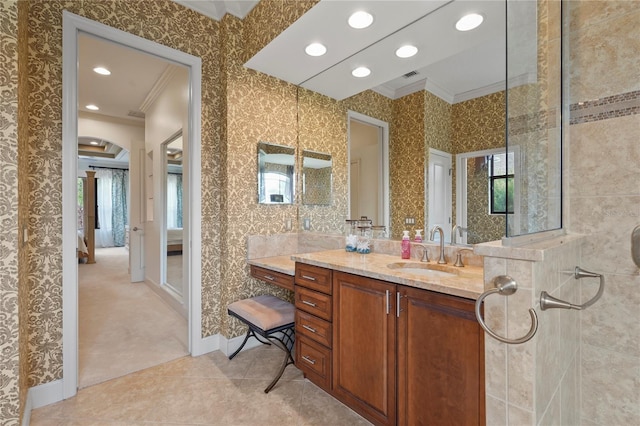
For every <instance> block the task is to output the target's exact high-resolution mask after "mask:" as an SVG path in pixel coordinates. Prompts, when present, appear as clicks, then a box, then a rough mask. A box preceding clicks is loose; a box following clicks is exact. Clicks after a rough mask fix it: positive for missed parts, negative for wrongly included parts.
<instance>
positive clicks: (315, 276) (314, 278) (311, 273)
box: [296, 262, 332, 294]
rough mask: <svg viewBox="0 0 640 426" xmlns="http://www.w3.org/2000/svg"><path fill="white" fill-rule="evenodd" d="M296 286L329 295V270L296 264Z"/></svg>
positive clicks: (330, 286)
mask: <svg viewBox="0 0 640 426" xmlns="http://www.w3.org/2000/svg"><path fill="white" fill-rule="evenodd" d="M296 284H297V285H300V286H303V287H307V288H310V289H312V290H316V291H320V292H322V293H326V294H331V290H332V283H331V269H325V268H320V267H319V266H313V265H307V264H305V263H298V262H296Z"/></svg>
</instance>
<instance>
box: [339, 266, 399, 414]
mask: <svg viewBox="0 0 640 426" xmlns="http://www.w3.org/2000/svg"><path fill="white" fill-rule="evenodd" d="M333 276H334V277H333V286H334V294H333V301H334V312H335V317H334V323H333V325H334V340H333V348H334V350H333V393H334V395H335V396H336V397H337V398H338V399H340V400H341V401H342V402H344V403H345V404H346V405H348V406H349V407H351V408H352V409H354V410H355V411H357V412H358V413H360V414H361V415H363V416H364V417H366V418H367V419H369V420H371V421H372V422H374V423H376V424H380V425H393V424H395V422H396V397H395V393H396V320H397V318H396V315H395V310H394V308H393V306H395V303H392V300H391V298H392V297H395V289H396V285H395V284H390V283H387V282H384V281H378V280H374V279H371V278H365V277H361V276H358V275H351V274H346V273H343V272H337V271H334V273H333Z"/></svg>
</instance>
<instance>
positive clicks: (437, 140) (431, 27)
mask: <svg viewBox="0 0 640 426" xmlns="http://www.w3.org/2000/svg"><path fill="white" fill-rule="evenodd" d="M384 3H389V2H375V1H371V2H363V4H366V7H371V8H376V7H383V6H384ZM507 3H509V8H507ZM550 3H556V2H550ZM336 4H337V2H331V1H326V0H323V1H320V2H319V3H318V4H316V5H315V6H314V7H313V8H311V9H310V10H309V11H308V12H307V13H306V14H305V16H303V18H304V19H303V18H301V19H300V20H298V21H297V22H295V23H294V24H293V25H292V26H291V27H290V28H289V29H292V28H293V29H295V30H296V31H302V33H304V29H303V28H302V27H303V26H304V23H305V22H309V21H314V20H322V19H324V20H325V21H327V22H326V25H322V26H319V27H324V28H333V27H334V26H333V25H332V21H331V20H332V19H334V16H333V15H336V14H335V13H333V14H332V13H327V11H328V10H329V9H328V8H337V7H338V6H337V5H336ZM394 4H396V5H397V10H394V13H393V15H394V16H393V18H394V19H395V18H396V16H395V15H396V14H397V15H398V16H402V14H403V13H404V12H406V10H404V8H407V9H412V10H413V8H415V9H416V10H413V15H412V19H411V20H409V21H408V22H407V25H405V26H404V27H402V26H400V27H398V28H401V29H399V30H398V31H396V32H388V33H385V34H381V36H380V37H379V39H378V40H377V41H374V42H373V43H370V44H369V45H367V46H365V47H363V48H361V49H360V50H357V51H356V52H355V53H352V54H351V55H350V56H349V55H346V56H345V57H344V58H342V59H341V60H339V61H336V62H335V63H334V64H332V65H327V66H325V68H324V70H320V72H313V73H311V72H310V74H309V76H308V77H306V78H305V76H303V75H291V74H292V73H295V72H297V71H298V70H300V72H304V71H305V70H308V69H309V68H308V65H309V63H308V62H304V61H306V60H307V59H306V58H299V57H297V56H295V55H296V53H295V52H292V51H291V49H290V48H289V49H286V48H283V47H282V46H281V45H280V46H279V45H278V43H280V42H281V41H283V40H285V39H286V37H284V35H286V33H287V32H288V31H289V29H288V30H287V31H286V32H285V33H283V34H281V35H280V36H279V37H278V38H277V39H275V40H274V41H272V42H271V43H270V44H269V45H268V46H266V47H265V48H264V49H263V50H262V51H261V52H259V53H258V54H257V55H256V56H254V57H253V58H252V59H251V60H250V61H249V62H248V63H247V66H248V67H250V68H253V69H256V70H258V71H261V72H264V73H267V74H270V75H274V76H276V77H278V78H281V79H283V80H286V81H289V82H292V83H295V84H298V85H299V86H300V87H301V90H300V91H299V102H300V104H301V105H302V106H300V107H299V108H300V115H299V116H300V117H302V119H303V120H304V122H299V129H301V131H300V133H299V147H300V149H303V150H306V149H312V150H318V151H323V150H327V151H331V152H332V153H333V158H334V163H333V174H334V180H333V190H334V194H333V203H334V206H333V207H334V209H336V210H339V211H340V213H342V214H343V217H342V220H344V219H345V218H346V216H347V215H348V214H349V213H348V212H349V209H350V203H351V204H353V203H352V201H353V200H349V199H348V197H349V185H350V182H348V174H349V168H350V166H351V165H350V164H347V162H348V161H349V153H348V152H345V151H346V149H348V148H345V147H341V146H338V144H340V143H344V142H343V141H344V140H345V139H344V138H342V137H340V136H339V135H337V134H336V128H335V127H331V126H332V125H333V123H332V122H331V120H334V121H336V117H337V116H336V115H335V114H336V113H335V111H337V110H340V111H345V115H347V111H350V110H353V111H357V112H359V113H362V114H366V115H368V116H372V117H378V118H379V119H380V120H385V121H387V122H388V123H389V134H390V139H389V153H388V155H389V176H390V178H389V182H387V190H388V197H387V199H386V200H385V203H386V205H385V206H384V207H385V208H386V209H387V211H388V212H389V217H390V225H389V235H390V236H391V237H392V238H399V237H400V236H401V235H402V230H403V229H410V230H415V229H420V228H423V229H424V228H426V227H427V226H430V225H431V224H432V220H431V219H432V217H433V212H431V211H430V208H429V204H430V203H429V194H431V193H432V192H433V190H434V188H433V185H434V184H435V182H432V181H430V180H429V170H428V167H429V163H430V158H429V157H430V156H429V152H430V150H431V151H433V150H437V151H439V152H442V153H445V154H448V155H450V156H451V166H450V168H451V171H450V172H449V175H450V176H451V179H452V183H451V184H450V185H449V188H450V189H448V191H450V192H453V193H452V194H450V195H447V196H443V198H442V199H448V200H450V201H449V203H450V204H451V206H450V207H451V208H450V209H445V211H450V212H451V213H449V214H448V216H449V217H446V218H445V217H443V218H442V223H437V224H439V225H441V226H442V227H443V228H444V227H446V228H448V232H446V233H445V235H447V236H446V237H445V238H446V241H447V242H450V241H451V239H452V238H453V237H452V232H451V231H452V229H453V227H454V226H455V225H458V227H459V228H460V229H463V230H464V232H462V235H460V234H457V235H456V236H457V237H458V238H457V242H461V243H468V244H475V243H480V242H486V241H493V240H499V239H501V238H504V237H512V236H517V235H524V234H530V233H537V232H541V231H546V230H551V229H557V228H559V227H560V226H561V223H560V216H561V209H560V200H561V196H560V157H561V156H560V152H561V145H560V119H559V117H560V115H559V114H560V111H561V108H560V93H561V90H560V85H561V75H560V73H559V69H560V66H559V64H560V45H561V43H560V39H559V38H560V34H561V31H560V28H559V25H560V22H561V19H560V16H559V11H560V8H559V7H558V8H557V10H556V8H555V5H545V4H544V3H540V2H535V1H524V2H506V1H493V0H492V1H482V0H478V1H451V2H444V1H443V2H437V1H434V2H411V1H406V2H404V1H398V2H394ZM538 7H547V8H549V10H548V11H544V13H542V12H541V11H539V10H538ZM401 9H402V10H401ZM418 9H419V10H418ZM316 12H317V14H315V13H316ZM469 12H478V13H480V14H481V15H483V17H484V21H483V22H482V24H481V26H479V27H478V28H476V29H473V30H471V31H467V32H462V31H457V30H456V29H455V23H456V20H457V19H458V18H460V17H462V16H463V15H465V14H467V13H469ZM305 19H306V21H305ZM335 19H337V18H335ZM543 21H544V22H543ZM314 22H315V21H314ZM323 22H324V21H323ZM296 26H297V27H296ZM556 26H557V28H556ZM552 27H553V28H552ZM548 29H551V31H547V30H548ZM292 33H295V34H300V33H297V32H295V31H292ZM406 34H411V35H416V34H417V35H418V37H417V38H415V39H416V40H417V42H416V43H417V45H418V48H419V49H418V50H419V55H421V54H423V53H424V54H425V55H426V56H428V59H427V60H426V61H425V60H424V59H422V58H420V59H415V58H411V59H407V60H405V61H404V62H394V61H393V60H392V59H391V58H389V59H388V60H387V63H386V64H385V67H384V71H383V72H378V73H376V71H380V70H378V69H376V70H372V73H371V76H369V77H367V78H362V79H354V78H353V77H352V76H351V73H350V70H349V69H348V67H349V66H351V65H352V64H353V63H354V61H361V62H367V61H371V62H372V63H373V61H375V60H376V58H379V57H386V56H384V54H382V53H380V52H384V51H386V50H389V49H391V47H392V46H395V44H394V43H395V41H394V40H395V37H397V36H400V38H402V37H403V35H406ZM408 38H409V37H407V39H408ZM507 39H508V41H509V42H508V43H507ZM412 40H413V38H412ZM344 41H345V44H346V43H347V41H349V42H354V41H353V40H351V39H348V37H347V36H345V39H344ZM434 45H435V46H437V49H434V48H433V46H434ZM507 45H508V46H509V52H507ZM272 47H273V48H274V49H272ZM378 49H382V50H378ZM385 49H386V50H385ZM394 49H395V47H394ZM299 50H300V51H301V52H303V50H304V49H299ZM391 51H392V52H393V50H391ZM507 53H508V54H507ZM280 54H283V55H290V56H291V55H293V56H292V57H296V58H297V59H296V60H300V66H299V67H295V69H294V70H292V69H291V68H290V67H289V68H288V69H287V70H285V71H283V72H282V73H281V72H280V71H279V70H277V69H270V68H269V64H273V67H276V68H277V66H278V64H280V63H281V62H282V61H280V59H279V56H278V55H280ZM419 55H416V57H418V56H419ZM394 59H395V58H394ZM303 65H304V66H303ZM377 65H380V64H377ZM396 67H397V68H396ZM285 72H286V73H289V74H288V75H285ZM381 74H383V75H384V76H385V77H384V80H382V81H381V80H379V78H381V77H379V76H380V75H381ZM376 79H378V80H376ZM368 80H370V81H376V83H375V84H373V85H371V84H369V83H367V81H368ZM368 84H369V85H368ZM366 89H372V91H373V92H377V93H374V94H373V95H365V96H360V95H361V92H362V91H364V90H366ZM416 93H420V94H421V96H417V97H413V98H411V100H410V101H409V100H407V99H409V96H410V95H414V94H416ZM378 94H379V95H383V96H384V99H385V100H383V101H380V97H378ZM343 95H344V96H343ZM507 99H508V106H507ZM332 100H335V103H331V102H332ZM363 101H364V102H363ZM414 101H415V102H414ZM381 104H384V105H382V106H381ZM390 105H391V106H390ZM313 108H323V109H322V111H321V112H318V111H316V110H314V109H313ZM412 108H413V109H412ZM389 111H392V112H389ZM507 111H508V112H507ZM314 114H315V116H314ZM346 119H347V121H348V118H346ZM338 120H342V118H338ZM319 124H322V127H319ZM345 127H347V126H345ZM347 128H348V127H347ZM339 130H341V131H343V132H344V128H342V129H339ZM319 133H321V135H319ZM507 137H508V138H509V144H507ZM325 143H326V144H327V145H326V146H323V145H321V144H325ZM507 145H508V148H507ZM334 148H335V149H334ZM501 162H502V163H501ZM399 181H400V182H402V184H401V185H397V182H399ZM458 188H459V189H458ZM436 192H438V191H436ZM373 196H375V197H376V198H378V199H380V198H381V194H373V195H372V198H373ZM345 197H346V200H344V199H345ZM461 197H463V198H461ZM343 200H344V202H343ZM436 204H437V203H436ZM407 206H410V207H411V208H412V209H413V210H411V211H409V209H408V207H407ZM351 208H352V207H351ZM343 210H344V212H342V211H343ZM303 211H304V214H305V215H313V214H314V212H313V211H307V210H303ZM463 215H464V217H463ZM320 216H322V219H323V220H325V218H326V217H331V218H332V220H334V219H333V216H330V215H327V214H324V213H318V217H320ZM412 218H416V221H415V223H413V222H411V220H410V219H412ZM312 220H313V219H312ZM337 222H338V221H337V220H334V223H337ZM336 231H337V232H339V230H338V229H336ZM456 232H457V231H456Z"/></svg>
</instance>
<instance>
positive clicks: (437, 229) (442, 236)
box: [429, 225, 447, 264]
mask: <svg viewBox="0 0 640 426" xmlns="http://www.w3.org/2000/svg"><path fill="white" fill-rule="evenodd" d="M436 231H438V233H439V234H440V259H438V263H440V264H445V263H447V261H446V260H445V258H444V231H443V230H442V228H440V227H439V226H438V225H436V226H434V227H433V228H431V232H430V233H429V240H431V241H434V239H433V237H434V236H435V235H434V234H435V233H436Z"/></svg>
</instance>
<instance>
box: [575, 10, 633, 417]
mask: <svg viewBox="0 0 640 426" xmlns="http://www.w3.org/2000/svg"><path fill="white" fill-rule="evenodd" d="M570 19H571V25H570V34H569V36H570V39H569V52H570V56H571V61H570V64H569V70H570V100H569V101H570V104H571V115H570V118H571V125H570V127H569V138H568V144H569V158H568V165H569V166H568V168H567V170H566V171H565V177H566V179H567V181H568V194H567V195H566V196H565V200H566V201H567V203H566V204H567V205H568V214H567V215H566V216H565V217H566V220H567V222H568V228H569V229H570V230H571V231H572V232H578V233H582V234H584V235H586V240H585V242H584V244H583V247H582V264H583V265H582V266H583V267H584V268H587V269H590V270H593V271H595V272H601V273H604V274H605V277H606V288H605V292H604V295H603V297H602V299H601V300H600V301H599V302H598V303H596V304H595V305H593V306H592V307H590V308H589V309H586V310H585V311H583V312H582V320H581V327H582V349H581V355H582V363H581V377H582V409H581V416H582V418H581V423H582V424H583V425H588V426H593V425H602V426H604V425H612V424H615V425H632V424H633V425H635V424H640V402H639V401H640V345H639V344H638V342H640V310H638V306H640V291H638V290H639V289H640V276H639V275H638V272H639V271H638V268H637V267H636V266H635V265H634V263H633V262H632V260H631V255H630V235H631V231H632V230H633V228H634V227H635V226H637V225H640V71H639V70H640V6H639V3H638V2H637V1H579V2H578V1H572V2H570ZM585 291H586V292H588V293H589V294H593V293H592V292H593V291H595V290H594V289H593V288H591V289H588V290H587V289H585ZM585 297H588V296H585Z"/></svg>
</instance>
